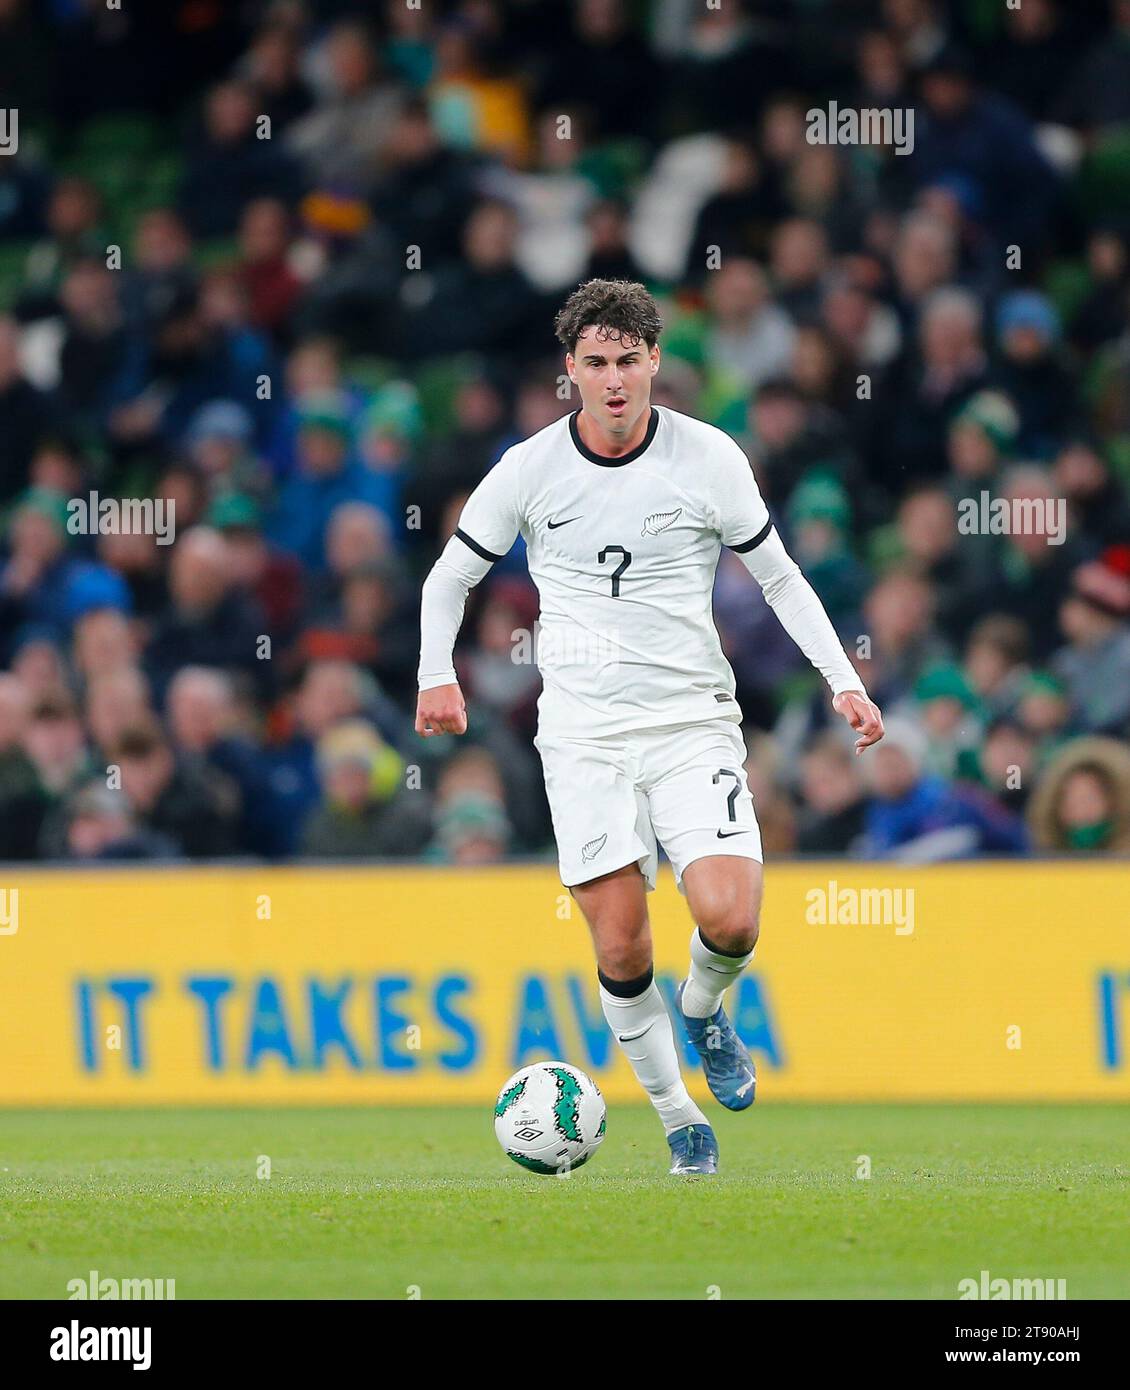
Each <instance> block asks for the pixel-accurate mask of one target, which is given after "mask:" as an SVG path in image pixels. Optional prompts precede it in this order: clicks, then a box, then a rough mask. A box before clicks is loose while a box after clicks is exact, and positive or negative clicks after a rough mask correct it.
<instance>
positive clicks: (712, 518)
mask: <svg viewBox="0 0 1130 1390" xmlns="http://www.w3.org/2000/svg"><path fill="white" fill-rule="evenodd" d="M578 413H579V412H578ZM770 530H771V523H770V520H769V512H768V510H767V508H766V506H765V503H764V501H763V500H762V497H761V493H760V491H759V490H758V487H757V483H756V481H755V480H754V477H753V473H752V471H751V469H750V466H749V462H748V461H747V459H746V456H745V454H744V453H743V452H742V450H741V449H740V448H739V447H738V445H737V444H736V443H735V442H734V441H733V440H732V439H731V438H730V437H729V435H727V434H725V433H724V432H723V431H722V430H720V429H716V428H715V427H714V426H713V425H708V424H704V423H703V422H702V421H701V420H695V419H693V418H691V417H690V416H688V415H683V414H680V413H679V412H678V411H675V410H670V409H668V408H667V407H666V406H652V407H651V416H650V419H649V422H648V431H647V434H646V436H645V437H644V440H643V442H642V443H641V444H640V445H639V446H638V447H637V448H636V449H634V450H632V451H631V452H630V453H627V454H625V455H624V456H623V457H621V458H616V459H609V458H604V457H602V456H600V455H598V454H595V453H593V452H592V451H591V450H589V449H588V448H586V446H585V444H584V442H583V441H582V439H581V437H580V434H579V433H578V430H577V425H576V414H574V415H570V416H567V417H564V418H562V419H560V420H557V421H555V422H554V423H553V424H552V425H549V426H547V427H546V428H545V429H543V430H540V431H539V432H538V433H537V434H535V435H532V436H531V437H530V438H529V439H526V440H523V441H522V442H521V443H520V444H515V445H514V446H513V447H512V448H510V449H508V450H507V451H506V453H505V454H504V455H503V456H502V458H501V459H500V460H499V462H498V463H497V464H496V465H495V466H494V468H492V469H491V471H490V472H489V473H488V474H487V476H486V477H485V478H484V479H483V481H482V482H481V483H480V484H479V486H478V487H477V488H476V489H475V491H474V493H473V494H472V495H471V497H470V498H469V499H468V501H467V504H466V507H465V508H464V510H463V514H462V516H461V517H460V520H459V527H458V529H457V531H456V533H455V537H453V538H452V540H451V541H450V542H449V543H448V550H449V551H454V550H455V548H457V547H458V546H460V545H462V546H465V547H466V548H467V549H468V550H469V551H471V552H473V553H474V554H475V555H477V556H478V557H479V559H480V560H488V561H493V560H497V559H500V558H501V557H502V556H503V555H505V554H506V552H507V551H508V550H509V549H510V547H511V546H512V545H513V543H514V540H515V537H516V536H517V535H519V534H521V535H522V537H523V538H524V539H525V542H526V547H527V550H528V555H529V568H530V575H531V577H532V579H533V581H534V583H535V584H536V585H537V589H538V593H539V595H540V596H541V616H540V619H539V630H538V634H537V660H538V665H539V667H540V669H541V673H542V679H543V683H544V689H543V692H542V695H541V698H540V701H539V705H538V715H539V719H538V725H539V730H540V731H541V732H542V733H545V734H552V735H559V736H573V737H600V736H603V735H606V734H616V733H622V732H624V731H626V730H629V729H640V728H653V727H658V726H662V725H666V724H681V723H691V722H697V721H700V720H707V719H717V718H719V717H720V716H721V717H724V718H729V719H733V720H736V721H740V719H741V711H740V709H739V707H738V704H737V701H736V699H735V695H734V689H735V686H734V673H733V671H732V670H731V669H730V665H729V663H728V662H727V660H726V658H725V657H724V656H723V654H722V646H721V643H720V641H719V638H718V632H717V629H716V628H715V626H714V618H713V613H712V609H711V598H712V594H713V589H714V572H715V569H716V567H717V564H718V556H719V552H720V549H721V547H722V546H723V545H727V546H730V547H732V548H734V549H736V550H739V551H750V550H753V549H754V548H755V547H756V546H757V545H758V544H760V542H761V541H763V540H764V539H765V538H766V537H767V536H768V535H769V532H770ZM468 558H469V557H468ZM479 577H481V575H480V574H475V575H474V576H473V579H472V582H473V581H474V580H477V579H478V578H479Z"/></svg>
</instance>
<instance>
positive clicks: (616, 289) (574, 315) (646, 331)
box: [553, 280, 663, 352]
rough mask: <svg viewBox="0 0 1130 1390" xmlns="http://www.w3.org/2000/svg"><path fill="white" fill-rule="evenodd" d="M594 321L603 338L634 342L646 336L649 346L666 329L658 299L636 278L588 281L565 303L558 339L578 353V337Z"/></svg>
mask: <svg viewBox="0 0 1130 1390" xmlns="http://www.w3.org/2000/svg"><path fill="white" fill-rule="evenodd" d="M593 324H595V325H596V327H597V328H599V329H601V330H602V332H601V334H600V336H601V337H602V338H618V339H621V340H623V341H626V342H629V343H632V344H635V343H638V342H640V340H641V339H642V340H643V341H644V342H645V343H646V344H647V345H648V347H649V348H653V347H654V346H655V344H656V343H657V342H658V341H659V334H660V332H661V330H662V328H663V320H662V319H661V318H660V317H659V310H658V309H657V308H656V307H655V300H654V299H652V297H651V295H650V294H648V292H647V289H646V288H645V286H643V285H641V284H638V283H637V282H636V281H634V280H586V281H585V283H584V284H583V285H579V286H578V287H577V288H576V289H575V290H574V291H573V293H572V294H571V295H570V296H569V298H568V299H567V300H566V301H565V303H564V304H563V305H562V307H561V310H560V312H559V313H558V315H557V317H556V319H554V321H553V329H554V332H555V333H556V334H557V338H558V341H559V342H560V343H561V344H562V345H563V346H564V347H565V348H567V349H568V351H569V352H575V351H576V349H577V339H578V338H579V337H580V336H581V334H582V333H583V332H584V330H585V329H586V328H588V327H589V326H590V325H593Z"/></svg>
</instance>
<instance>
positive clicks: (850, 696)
mask: <svg viewBox="0 0 1130 1390" xmlns="http://www.w3.org/2000/svg"><path fill="white" fill-rule="evenodd" d="M832 708H833V709H834V710H835V711H836V712H837V713H838V714H842V715H843V717H844V718H845V719H846V720H847V722H848V723H849V724H850V725H851V727H852V728H853V729H854V730H855V731H856V732H857V733H858V734H859V735H860V737H859V738H857V739H856V741H855V751H856V752H857V753H862V752H863V750H864V749H865V748H870V747H871V745H872V744H873V743H878V742H879V740H880V739H881V738H882V737H883V716H882V715H881V714H880V713H879V706H878V705H877V704H875V702H874V701H873V700H869V699H868V698H867V696H866V695H864V693H863V692H862V691H861V690H841V691H840V693H839V694H838V695H837V696H836V698H835V699H834V700H833V701H832Z"/></svg>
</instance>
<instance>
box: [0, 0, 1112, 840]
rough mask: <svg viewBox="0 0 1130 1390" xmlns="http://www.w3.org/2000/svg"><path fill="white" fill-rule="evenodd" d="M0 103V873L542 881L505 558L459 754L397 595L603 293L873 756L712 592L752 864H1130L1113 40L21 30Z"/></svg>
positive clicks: (553, 19) (602, 3) (1084, 29)
mask: <svg viewBox="0 0 1130 1390" xmlns="http://www.w3.org/2000/svg"><path fill="white" fill-rule="evenodd" d="M139 8H140V9H142V10H148V11H151V12H150V13H144V14H142V13H139V12H136V11H138V10H139ZM131 11H133V12H131ZM0 90H2V92H3V94H4V102H5V105H6V106H8V107H9V108H14V109H15V110H16V111H17V112H18V117H19V128H18V147H17V148H15V150H14V152H10V153H6V154H5V156H4V157H0V308H2V313H0V537H2V550H0V644H2V649H0V662H2V665H3V672H2V673H0V859H15V860H35V859H64V860H77V861H90V860H107V859H114V860H117V859H161V858H168V857H188V858H197V857H199V858H215V857H219V856H262V857H268V858H286V857H291V856H321V857H332V858H339V857H349V856H359V857H365V858H369V857H377V856H397V857H407V858H422V859H425V860H428V861H433V862H438V863H459V864H470V863H483V862H491V861H495V860H499V859H503V858H506V857H508V856H511V855H535V856H536V855H547V856H548V855H550V854H551V852H552V847H551V839H550V825H549V819H548V812H547V808H546V804H545V798H544V791H543V788H542V783H541V775H540V765H539V763H538V760H537V755H536V753H535V752H534V750H533V748H532V747H531V744H530V739H531V736H532V733H533V731H534V728H535V719H536V700H537V695H538V691H539V688H540V687H539V677H538V674H537V669H536V666H535V665H534V664H532V662H531V661H530V660H529V655H530V644H529V642H524V643H523V642H521V641H519V638H520V636H521V635H523V634H529V633H531V632H532V631H533V630H534V626H535V623H536V618H537V596H536V593H535V591H534V590H533V588H532V586H531V584H530V581H529V578H528V575H527V572H526V566H525V560H524V554H523V550H522V545H521V542H519V544H518V545H517V546H516V547H515V549H514V551H513V552H512V553H511V554H510V555H509V556H507V557H506V558H505V560H503V561H502V562H501V563H500V564H498V565H497V566H496V567H495V569H494V570H493V571H492V574H491V576H490V577H489V578H488V580H487V581H485V582H484V584H483V585H482V586H480V588H479V589H478V590H476V592H475V593H474V595H473V596H472V599H471V602H470V603H469V605H468V612H467V617H466V621H465V624H464V629H463V635H462V638H461V641H460V643H459V646H458V648H457V652H456V665H457V669H458V671H459V674H460V680H461V682H462V685H463V688H464V691H465V693H466V695H467V697H468V704H469V710H470V728H469V731H468V735H467V736H466V737H465V738H463V739H459V740H455V739H451V738H446V739H435V740H428V741H424V740H422V739H420V738H418V737H417V736H416V735H415V733H414V732H413V728H412V720H413V707H414V696H415V666H416V659H417V651H418V630H417V606H418V593H419V584H420V581H421V579H422V577H423V576H424V574H426V572H427V570H428V568H429V567H430V565H431V564H432V562H433V561H434V559H435V557H436V555H437V554H438V552H439V549H440V548H441V547H442V545H443V543H444V541H445V539H446V537H447V536H448V535H449V534H450V533H451V531H452V529H453V527H454V523H455V518H456V517H457V515H458V512H459V509H460V507H461V505H462V502H463V500H464V499H465V497H466V495H467V494H468V492H469V491H470V490H471V489H472V488H473V487H474V486H475V484H476V483H477V482H478V481H479V480H480V479H481V478H482V477H483V476H484V475H485V473H486V472H487V471H488V470H489V469H490V468H491V467H492V465H493V464H494V463H495V462H496V461H497V459H498V458H499V456H500V455H501V453H502V452H503V451H504V450H505V449H506V448H507V447H509V445H510V444H512V443H514V442H515V441H516V440H518V439H521V438H524V437H526V436H527V435H529V434H531V433H533V432H534V431H536V430H538V429H540V428H542V427H543V426H544V425H546V424H549V423H550V422H551V421H553V420H554V419H556V418H558V417H559V416H560V415H562V414H563V413H565V412H568V411H571V410H574V409H576V408H577V406H578V404H579V402H578V401H577V400H576V399H571V398H570V397H569V395H568V394H567V390H565V389H563V388H562V385H561V381H562V371H563V368H562V365H561V361H560V354H559V350H558V349H557V347H556V345H555V343H554V340H553V336H552V329H551V324H552V318H553V314H554V312H555V310H556V308H557V307H558V306H559V304H560V303H561V301H562V300H563V298H564V297H565V295H566V294H567V293H568V292H569V291H570V290H571V289H572V288H573V287H574V286H575V285H576V284H577V283H578V282H579V281H581V280H584V279H587V278H589V277H592V276H604V277H629V278H633V279H640V280H643V281H644V282H646V283H647V284H648V286H649V287H650V288H651V289H652V291H653V292H654V293H655V294H656V296H657V298H658V299H659V301H660V304H661V309H662V312H663V316H664V320H665V331H664V335H663V337H662V339H661V346H662V349H663V354H664V356H663V363H662V367H661V370H660V374H659V376H658V378H657V379H656V383H655V399H656V400H657V401H658V402H659V403H660V404H662V405H667V406H670V407H672V408H674V409H677V410H682V411H686V412H689V413H691V414H694V415H696V416H699V417H701V418H703V419H706V420H709V421H711V422H713V423H715V424H717V425H719V426H721V427H722V428H724V429H726V430H727V431H729V432H730V433H731V434H732V435H733V436H734V437H735V438H736V439H738V441H739V442H740V443H741V444H742V446H743V447H744V448H745V450H746V451H747V453H748V455H749V457H750V459H751V461H752V464H753V467H754V469H755V472H756V474H757V477H758V480H759V483H760V485H761V488H762V491H763V493H764V495H765V497H766V499H767V501H768V503H769V505H770V509H771V511H772V514H773V517H774V520H775V521H776V523H777V525H778V527H779V529H780V530H781V532H782V535H783V536H784V538H785V541H786V544H787V545H788V546H789V547H790V549H791V551H792V554H793V555H794V556H795V558H796V559H797V560H798V562H799V563H800V564H801V566H802V568H803V569H804V571H805V573H806V574H807V575H808V576H809V578H810V580H811V582H812V583H813V585H814V587H815V588H816V590H817V592H818V593H819V595H820V597H821V598H822V600H823V602H824V604H825V606H826V607H827V609H828V612H829V614H830V615H831V617H832V619H833V621H834V623H835V624H836V627H837V629H838V631H839V632H840V633H841V635H842V637H843V640H844V643H845V646H846V647H847V650H848V652H849V653H850V654H851V655H852V656H853V658H854V659H855V660H856V661H857V664H858V666H859V669H860V671H861V674H862V675H863V677H864V680H865V681H866V684H867V687H868V690H869V692H870V693H871V694H872V696H873V697H874V698H875V699H876V700H877V701H878V702H879V703H880V704H881V706H882V707H883V709H884V712H885V714H886V715H887V719H888V734H887V738H886V740H885V741H884V743H883V744H882V745H881V746H880V747H879V748H878V749H876V750H874V751H873V752H871V753H870V754H868V756H867V757H866V758H863V759H858V760H857V759H855V758H854V757H853V756H852V753H851V740H850V736H849V731H847V730H845V729H842V728H840V727H838V725H839V721H836V723H835V724H833V722H832V716H831V714H830V709H829V703H828V697H827V692H826V691H825V690H824V689H823V688H822V685H821V683H820V682H819V679H818V677H816V676H815V674H814V673H813V672H812V671H811V670H810V669H809V668H808V666H807V663H806V661H805V659H804V658H803V656H802V655H801V654H800V653H799V652H798V651H797V650H796V649H795V648H794V647H793V646H792V644H791V643H790V641H789V639H788V638H787V637H786V636H785V635H784V633H783V631H782V630H781V629H780V627H779V625H778V624H777V621H776V619H775V617H774V616H773V615H772V613H771V610H770V609H769V608H768V607H767V605H766V604H765V602H764V600H763V599H762V597H761V595H760V593H759V592H758V591H757V589H756V586H755V585H753V584H752V582H751V581H750V580H749V577H748V575H747V574H746V572H745V570H744V568H743V567H742V566H741V565H740V564H739V563H738V561H737V560H736V558H735V557H734V556H732V555H730V554H729V553H728V552H724V553H723V557H722V561H721V564H720V567H719V572H718V581H717V588H716V593H715V611H716V619H717V623H718V627H719V631H720V632H721V634H722V637H723V643H724V647H725V650H726V653H727V656H728V658H729V660H730V662H731V664H732V665H733V667H734V670H735V673H736V675H737V681H738V697H739V700H740V701H741V704H742V708H743V710H744V712H745V715H746V725H745V733H746V740H747V744H748V747H749V763H748V768H749V772H750V777H751V784H752V787H753V790H754V795H755V801H756V805H757V810H758V815H759V819H760V820H761V824H762V828H763V832H764V838H765V843H766V848H767V850H768V851H769V852H771V853H772V854H776V855H780V854H791V853H805V854H825V853H826V854H836V855H839V854H854V855H862V856H883V857H888V856H895V857H899V856H902V857H906V858H914V859H932V858H933V859H937V858H956V857H964V856H968V855H976V854H994V855H1022V854H1031V853H1059V852H1078V853H1095V852H1099V853H1125V852H1126V851H1127V849H1128V848H1130V743H1128V734H1130V500H1128V498H1130V493H1128V479H1130V329H1128V312H1127V311H1128V308H1130V261H1128V236H1130V0H1111V2H1110V3H1108V2H1107V0H1094V3H1090V2H1089V0H1071V3H1068V2H1067V0H1024V4H1023V5H1022V6H1020V7H1017V8H1015V9H1013V8H1008V7H1006V6H1004V5H1000V4H985V3H980V0H953V3H948V4H947V3H942V0H835V3H833V0H804V3H801V0H774V3H757V0H747V3H744V4H743V3H740V2H739V0H725V3H724V4H722V5H720V6H717V7H709V6H706V5H704V4H701V3H693V2H692V0H653V3H639V4H629V3H625V2H624V0H576V3H570V4H561V3H555V2H554V0H450V3H440V2H439V0H422V3H421V4H419V5H418V6H413V5H408V4H406V3H404V0H388V3H377V0H373V3H370V4H366V5H358V4H346V3H330V2H328V0H326V2H324V3H318V0H278V2H277V3H269V2H268V0H262V3H243V4H240V3H233V4H230V5H226V6H225V5H200V4H192V3H188V0H169V3H168V4H165V5H162V6H151V7H123V11H113V10H108V9H107V8H106V6H105V5H104V4H102V3H100V2H99V0H52V3H44V4H39V3H34V2H33V0H0ZM831 100H835V101H836V102H837V103H838V104H839V106H840V107H841V108H843V107H854V108H862V107H868V108H881V109H896V108H898V109H904V108H913V110H914V112H915V125H914V142H913V150H912V151H910V152H908V153H903V154H900V153H896V152H895V150H894V149H892V148H889V147H881V146H862V145H856V146H852V145H839V144H837V145H830V144H810V143H809V142H808V140H807V138H806V131H807V120H806V113H807V112H808V111H809V110H810V109H813V108H814V107H815V108H821V109H826V108H827V103H828V102H829V101H831ZM567 386H568V383H567V381H566V382H565V387H566V388H567ZM983 493H985V494H988V496H989V497H991V498H994V499H1005V500H1006V501H1007V502H1008V503H1009V504H1010V508H1011V512H1010V514H1011V515H1021V514H1023V515H1025V516H1027V517H1029V518H1031V517H1034V516H1035V517H1038V516H1040V515H1042V514H1043V515H1046V516H1048V517H1055V516H1056V515H1058V512H1057V508H1061V509H1063V517H1064V521H1065V524H1064V527H1063V529H1062V531H1060V532H1059V533H1058V534H1052V528H1051V526H1050V524H1049V525H1043V526H1040V525H1026V526H1023V527H1020V528H1019V531H1018V532H1017V530H1015V529H1014V530H1013V533H1011V534H1005V533H1000V534H986V533H985V528H984V527H983V526H981V527H980V528H979V530H978V531H977V532H975V533H968V534H967V530H968V528H965V527H962V526H961V525H959V520H960V517H961V508H960V504H961V503H962V501H963V500H964V499H970V498H972V499H979V498H981V495H982V494H983ZM91 494H95V496H94V497H93V498H91ZM121 498H151V499H152V498H156V499H162V500H163V501H165V502H168V503H173V504H175V514H174V515H175V540H174V541H173V543H172V544H166V543H165V541H166V540H168V539H169V538H168V537H167V536H166V537H162V536H160V535H152V534H148V535H146V534H121V533H119V532H120V531H121V530H122V529H123V528H121V527H116V526H115V525H114V523H113V518H112V508H111V516H110V519H109V520H108V521H106V522H105V524H104V526H103V529H102V531H101V532H99V533H94V528H93V527H91V526H89V525H87V526H84V527H76V525H75V509H74V506H73V501H74V499H90V501H91V505H89V506H88V507H87V509H86V510H87V512H88V513H89V514H90V515H93V516H96V517H97V516H100V515H102V511H101V509H100V508H99V505H98V502H99V499H103V500H104V499H111V500H112V499H121ZM516 658H517V659H516Z"/></svg>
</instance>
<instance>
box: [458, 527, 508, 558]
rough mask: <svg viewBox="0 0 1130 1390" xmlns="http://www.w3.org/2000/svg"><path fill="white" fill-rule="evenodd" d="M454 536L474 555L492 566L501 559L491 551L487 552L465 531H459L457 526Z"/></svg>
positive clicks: (484, 547)
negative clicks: (487, 561)
mask: <svg viewBox="0 0 1130 1390" xmlns="http://www.w3.org/2000/svg"><path fill="white" fill-rule="evenodd" d="M455 534H456V535H457V536H458V537H459V539H460V540H461V541H462V542H463V544H464V545H466V546H469V547H470V548H471V549H472V550H473V551H474V552H475V554H476V555H478V556H480V557H481V558H482V559H484V560H489V561H490V562H491V564H492V565H493V564H495V563H496V562H497V561H499V560H501V559H502V556H501V555H496V554H495V553H494V551H493V550H488V549H487V548H486V546H485V545H480V544H479V543H478V541H476V540H473V539H472V538H471V537H470V536H469V535H468V534H467V532H466V531H461V530H460V529H459V527H458V526H457V527H456V528H455Z"/></svg>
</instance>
